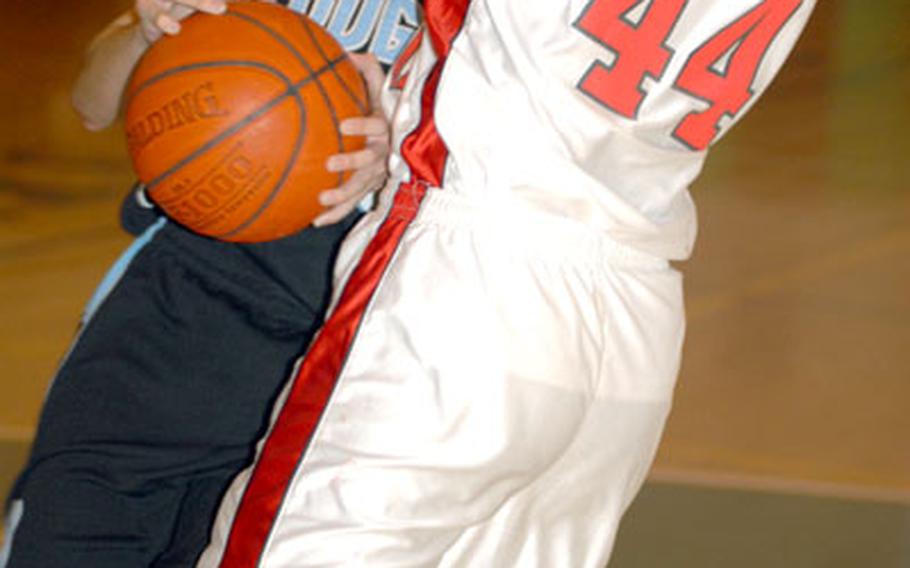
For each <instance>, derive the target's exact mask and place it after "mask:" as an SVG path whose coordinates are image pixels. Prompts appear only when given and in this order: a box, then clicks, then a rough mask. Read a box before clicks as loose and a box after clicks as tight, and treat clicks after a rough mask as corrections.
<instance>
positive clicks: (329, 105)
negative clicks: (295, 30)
mask: <svg viewBox="0 0 910 568" xmlns="http://www.w3.org/2000/svg"><path fill="white" fill-rule="evenodd" d="M225 16H232V17H234V18H238V19H241V20H244V21H245V22H247V23H248V24H251V25H253V26H255V27H257V28H259V29H261V30H262V31H264V32H265V33H267V34H269V35H270V36H272V38H273V39H274V40H275V41H277V42H278V43H280V44H281V45H283V46H284V47H285V48H287V50H288V51H290V52H291V54H292V55H293V56H294V57H295V58H297V61H299V62H300V64H301V65H303V66H304V67H305V68H306V70H307V71H308V72H309V73H310V75H315V72H314V70H313V67H312V66H311V65H310V63H309V62H308V61H307V60H306V58H305V57H304V56H303V55H301V54H300V52H299V51H297V49H296V48H295V47H294V46H293V45H291V44H290V42H288V40H287V39H285V38H284V36H282V35H281V34H279V33H278V32H276V31H275V30H273V29H272V28H270V27H269V26H268V25H267V24H265V23H264V22H261V21H260V20H257V19H256V18H254V17H252V16H249V15H247V14H241V13H239V12H227V13H226V14H225ZM345 57H346V56H345ZM323 59H325V58H324V57H323ZM327 63H328V64H329V66H332V65H335V64H337V63H338V61H327ZM317 77H318V76H317ZM316 88H317V89H319V94H320V95H322V101H323V102H324V103H325V106H326V108H328V109H329V113H330V114H331V117H332V123H333V124H334V125H335V142H336V148H337V150H338V152H339V153H340V152H343V151H344V149H345V148H344V142H343V139H342V136H341V125H340V121H339V120H338V114H337V113H336V112H335V105H333V104H332V100H331V98H330V97H329V94H328V93H327V92H326V90H325V87H324V86H323V84H322V82H321V81H318V80H317V81H316ZM343 182H344V172H338V176H337V182H336V184H335V185H338V186H340V185H341V184H342V183H343Z"/></svg>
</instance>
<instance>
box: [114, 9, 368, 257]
mask: <svg viewBox="0 0 910 568" xmlns="http://www.w3.org/2000/svg"><path fill="white" fill-rule="evenodd" d="M187 1H189V0H187ZM200 5H201V4H200ZM175 6H176V5H175ZM181 6H183V7H186V5H185V4H182V5H181ZM172 7H173V6H172ZM125 101H126V102H125V111H126V112H125V122H126V131H127V145H128V148H129V152H130V156H131V158H132V161H133V166H134V168H135V170H136V173H137V175H138V177H139V179H140V180H141V181H142V182H143V183H145V184H146V187H147V189H148V194H149V197H150V198H151V199H152V201H154V202H155V203H156V204H157V205H158V206H160V207H161V208H162V209H163V210H164V211H165V212H166V213H167V214H168V215H169V216H170V217H171V218H172V219H174V220H175V221H177V222H178V223H181V224H182V225H184V226H186V227H188V228H190V229H191V230H193V231H196V232H198V233H200V234H203V235H207V236H210V237H214V238H218V239H222V240H229V241H240V242H255V241H264V240H274V239H278V238H281V237H284V236H287V235H290V234H292V233H294V232H297V231H299V230H300V229H302V228H304V227H306V226H307V225H309V224H310V223H311V222H313V220H314V219H315V218H316V217H317V216H318V215H319V214H320V213H322V210H323V206H322V204H321V203H320V202H319V193H320V192H321V191H322V190H324V189H326V188H342V187H344V184H345V182H346V181H347V180H348V179H349V178H350V177H351V172H350V170H349V169H347V168H343V169H341V170H338V171H330V170H329V169H327V168H326V163H327V161H328V159H329V157H330V156H333V155H338V154H341V155H351V154H353V155H355V156H356V155H357V151H358V150H360V149H361V148H363V147H364V144H365V139H364V136H347V135H344V134H343V133H342V131H341V126H340V125H341V124H342V123H343V122H344V121H345V119H348V118H352V117H363V116H367V115H369V113H370V112H371V111H370V101H369V100H368V97H367V92H366V89H365V86H364V81H363V78H362V77H361V75H360V73H359V72H358V70H357V68H356V67H355V66H354V65H353V64H352V63H351V61H350V59H349V57H348V55H347V54H346V52H345V51H344V49H343V48H342V47H341V46H340V45H338V43H337V42H336V41H335V40H334V39H333V38H332V37H331V36H330V35H329V34H328V32H326V31H325V30H323V29H322V28H321V27H319V26H318V25H317V24H315V23H314V22H313V21H312V20H310V19H308V18H306V17H305V16H301V15H299V14H296V13H294V12H292V11H290V10H288V9H286V8H283V7H280V6H277V5H274V4H266V3H259V2H244V3H231V4H229V9H228V11H227V12H225V14H223V15H219V16H213V15H210V14H207V13H196V14H194V15H192V16H190V17H188V18H187V19H185V20H183V22H182V24H181V29H180V33H179V34H177V35H175V36H166V37H162V38H161V39H160V40H158V41H156V42H155V43H154V44H153V45H152V46H151V48H150V49H149V50H148V51H147V52H146V54H145V55H144V56H143V58H142V60H141V61H140V62H139V64H138V66H137V67H136V69H135V71H134V73H133V75H132V77H131V79H130V83H129V85H128V87H127V90H126V98H125ZM372 151H373V150H371V152H372ZM333 169H334V168H333Z"/></svg>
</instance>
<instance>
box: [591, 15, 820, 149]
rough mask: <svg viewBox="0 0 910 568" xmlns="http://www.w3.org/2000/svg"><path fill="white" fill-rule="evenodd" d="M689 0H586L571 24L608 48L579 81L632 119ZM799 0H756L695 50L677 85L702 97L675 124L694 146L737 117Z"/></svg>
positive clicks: (665, 60) (665, 58) (658, 74)
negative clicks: (606, 57)
mask: <svg viewBox="0 0 910 568" xmlns="http://www.w3.org/2000/svg"><path fill="white" fill-rule="evenodd" d="M687 2H688V0H591V1H590V2H589V3H588V5H587V6H586V7H585V9H584V11H583V12H582V14H581V16H580V17H579V18H578V20H577V21H576V22H575V27H576V28H578V29H579V30H581V31H582V32H583V33H584V34H586V35H587V36H588V37H590V38H591V39H593V40H594V41H596V42H597V43H599V44H600V45H602V46H603V47H605V48H606V49H608V50H609V51H610V52H611V53H613V56H614V58H613V61H612V63H611V64H609V65H607V64H605V63H604V62H603V61H600V60H598V61H595V62H594V63H593V64H592V65H591V66H590V67H589V68H588V70H587V72H586V73H585V75H584V77H582V79H581V81H580V82H579V84H578V88H579V89H580V90H581V91H582V92H583V93H585V94H586V95H588V96H589V97H591V98H593V99H594V100H596V101H597V102H599V103H600V104H602V105H603V106H605V107H607V108H608V109H610V110H612V111H613V112H615V113H617V114H619V115H621V116H623V117H625V118H629V119H633V120H634V119H637V118H638V112H639V109H640V108H641V105H642V103H643V102H644V101H645V99H646V98H647V96H648V93H647V92H646V91H645V90H644V87H643V83H644V81H645V78H646V77H651V78H653V79H654V80H657V81H659V80H661V78H662V77H663V74H664V72H665V71H666V69H667V66H668V65H669V64H670V61H671V60H672V58H673V57H674V56H675V52H674V50H673V49H672V47H670V46H668V45H667V41H668V39H669V37H670V35H671V34H672V33H673V29H674V28H675V26H676V23H677V22H678V21H679V19H680V17H681V16H682V14H683V11H684V10H685V8H686V5H687ZM802 3H803V0H761V1H760V2H758V3H757V4H756V5H755V7H753V8H751V9H750V10H749V11H748V12H746V13H745V14H743V15H742V16H740V17H739V18H737V19H736V20H735V21H734V22H733V23H731V24H730V25H728V26H727V27H725V28H724V29H722V30H720V31H719V32H717V33H716V34H714V35H713V36H712V37H711V38H709V39H708V40H707V41H706V42H705V43H704V44H702V45H701V46H699V47H698V48H697V49H695V51H693V52H692V53H691V54H690V55H689V58H688V60H687V61H686V63H685V65H683V68H682V71H681V72H680V74H679V76H677V77H676V78H675V80H674V87H675V88H676V89H677V90H679V91H681V92H683V93H686V94H687V95H689V96H692V97H694V98H696V99H698V100H700V101H703V102H704V103H707V105H708V106H707V108H706V109H705V110H702V111H695V112H691V113H689V114H688V115H686V116H685V117H684V118H683V119H682V121H680V123H679V124H678V125H677V126H676V128H675V129H674V130H673V137H674V138H676V139H677V140H678V141H679V142H681V143H682V144H684V145H686V146H687V147H689V148H690V149H693V150H704V149H705V148H707V147H708V146H709V145H710V144H711V142H712V141H713V140H714V139H715V138H716V137H717V135H718V132H719V130H720V121H721V120H722V119H723V117H725V116H729V117H735V116H736V115H737V114H739V112H740V111H742V109H743V108H744V107H745V106H746V104H747V103H748V102H749V101H750V100H752V98H753V97H754V96H755V93H754V91H753V86H754V82H755V76H756V74H757V73H758V69H759V67H760V66H761V62H762V60H764V57H765V54H766V53H767V52H768V49H769V48H770V46H771V44H772V43H773V41H774V39H775V38H776V37H777V35H778V34H779V33H780V31H781V30H782V29H783V27H784V26H785V25H786V23H787V22H788V21H789V20H790V17H791V16H793V14H795V13H796V11H797V9H798V8H799V7H800V5H802Z"/></svg>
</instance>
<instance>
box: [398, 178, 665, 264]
mask: <svg viewBox="0 0 910 568" xmlns="http://www.w3.org/2000/svg"><path fill="white" fill-rule="evenodd" d="M421 223H431V224H436V225H442V226H451V227H464V228H472V229H480V230H484V231H486V232H489V233H493V234H495V236H496V238H498V239H505V240H507V241H511V243H515V244H517V245H518V246H519V247H521V248H523V249H525V250H527V251H528V252H530V253H531V254H533V255H535V256H540V257H544V258H546V257H550V258H558V259H564V260H567V261H568V260H580V261H594V262H604V261H606V262H609V263H611V264H616V265H621V266H628V267H634V268H641V269H653V270H662V269H666V268H668V267H669V266H670V263H669V262H668V261H667V260H666V259H663V258H659V257H656V256H653V255H650V254H647V253H644V252H641V251H639V250H636V249H634V248H632V247H630V246H627V245H624V244H622V243H619V242H617V241H616V240H615V239H612V238H610V237H609V236H608V235H606V234H605V233H604V232H603V231H600V230H598V229H596V228H594V227H592V226H590V225H586V224H585V223H583V222H581V221H577V220H574V219H568V218H565V217H560V216H558V215H555V214H552V213H547V212H543V211H539V210H535V209H531V208H529V207H528V206H527V205H524V204H521V203H517V202H514V201H513V202H509V203H504V202H503V201H502V200H500V201H478V200H472V199H468V198H465V197H463V196H460V195H457V194H455V193H454V192H452V191H451V190H448V189H439V188H432V187H431V188H429V189H428V190H427V195H426V197H425V198H424V199H423V202H422V203H421V204H420V210H419V212H418V214H417V218H416V219H415V224H421ZM511 243H510V244H511Z"/></svg>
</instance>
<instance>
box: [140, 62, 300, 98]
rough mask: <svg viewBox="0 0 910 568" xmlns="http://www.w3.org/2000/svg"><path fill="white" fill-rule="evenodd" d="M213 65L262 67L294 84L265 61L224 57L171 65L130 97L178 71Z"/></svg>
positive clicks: (144, 83) (141, 85)
mask: <svg viewBox="0 0 910 568" xmlns="http://www.w3.org/2000/svg"><path fill="white" fill-rule="evenodd" d="M213 67H253V68H256V69H262V70H264V71H268V72H269V73H271V74H273V75H275V76H277V77H278V78H280V79H281V80H282V81H284V84H285V85H291V84H292V82H291V78H290V77H288V76H287V75H285V74H284V73H282V72H281V71H279V70H278V69H276V68H275V67H272V66H271V65H266V64H265V63H261V62H259V61H248V60H245V59H222V60H219V61H200V62H198V63H188V64H186V65H181V66H179V67H171V68H170V69H168V70H167V71H163V72H161V73H159V74H157V75H154V76H152V77H149V78H148V79H146V80H145V81H143V82H142V83H141V84H140V85H139V86H138V87H136V90H135V91H133V92H132V93H131V94H130V98H135V97H136V96H137V95H138V94H139V93H141V92H142V91H144V90H145V89H146V88H147V87H149V86H151V85H152V84H154V83H157V82H158V81H161V80H162V79H166V78H168V77H171V76H173V75H177V74H178V73H185V72H187V71H193V70H195V69H205V68H213Z"/></svg>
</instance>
